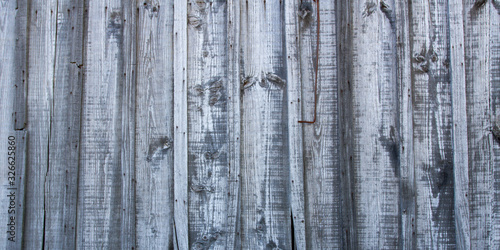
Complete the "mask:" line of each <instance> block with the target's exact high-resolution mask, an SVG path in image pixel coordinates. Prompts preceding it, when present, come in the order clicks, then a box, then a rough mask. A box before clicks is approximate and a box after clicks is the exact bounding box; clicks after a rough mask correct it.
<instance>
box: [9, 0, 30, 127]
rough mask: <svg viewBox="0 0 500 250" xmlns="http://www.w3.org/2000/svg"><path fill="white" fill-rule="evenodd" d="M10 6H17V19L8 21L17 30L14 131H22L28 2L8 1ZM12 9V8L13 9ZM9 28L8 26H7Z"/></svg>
mask: <svg viewBox="0 0 500 250" xmlns="http://www.w3.org/2000/svg"><path fill="white" fill-rule="evenodd" d="M8 2H9V4H14V3H15V4H16V6H15V19H12V17H11V18H10V19H8V21H7V19H6V24H7V25H8V26H10V27H12V24H9V23H10V22H11V21H12V20H15V26H14V27H15V30H16V34H11V35H10V36H12V37H16V46H15V53H16V55H15V58H16V68H15V69H13V70H14V72H15V77H16V78H15V82H16V84H15V87H16V92H15V97H14V98H15V99H14V103H15V104H14V129H16V130H21V129H24V127H25V126H26V113H27V112H26V104H27V103H26V95H27V92H28V90H27V87H28V84H27V77H28V68H27V67H28V63H27V49H26V48H27V46H28V20H29V19H28V1H27V0H17V1H8ZM11 8H12V7H11ZM11 8H5V9H6V10H9V9H10V10H11V11H12V10H13V9H11ZM6 27H7V26H6Z"/></svg>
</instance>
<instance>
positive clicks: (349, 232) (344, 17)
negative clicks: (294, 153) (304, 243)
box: [336, 0, 359, 249]
mask: <svg viewBox="0 0 500 250" xmlns="http://www.w3.org/2000/svg"><path fill="white" fill-rule="evenodd" d="M336 8H337V11H336V13H337V25H336V26H337V65H338V70H337V72H338V75H337V77H338V84H339V91H338V94H339V101H338V105H339V125H340V133H339V139H340V141H339V154H340V162H339V163H340V166H341V197H342V199H341V201H342V248H343V249H358V248H359V246H358V244H357V239H358V235H357V225H356V223H355V222H356V218H357V216H356V215H357V214H356V211H355V202H354V183H355V182H354V176H355V175H354V164H353V157H352V155H353V149H354V147H353V144H352V140H351V138H352V135H353V132H354V131H353V128H352V126H351V124H352V123H353V109H352V105H350V103H351V100H352V97H353V89H352V87H351V82H352V79H351V78H350V77H351V74H352V70H353V67H352V63H350V62H351V60H352V59H351V58H352V55H353V49H352V36H353V30H352V29H351V25H352V14H351V13H352V6H351V3H350V2H347V1H342V0H338V1H336Z"/></svg>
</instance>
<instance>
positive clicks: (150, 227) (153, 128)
mask: <svg viewBox="0 0 500 250" xmlns="http://www.w3.org/2000/svg"><path fill="white" fill-rule="evenodd" d="M145 3H146V4H143V3H142V2H138V4H139V5H138V6H137V7H138V8H139V17H138V20H137V21H138V29H137V37H138V41H137V42H138V45H137V46H138V48H137V62H138V71H137V105H136V107H137V108H136V119H137V120H136V150H137V151H136V159H135V162H136V177H135V178H136V180H137V184H136V209H137V235H136V237H137V248H138V249H164V248H165V247H168V248H169V249H171V248H173V247H174V246H173V223H172V222H173V215H174V214H173V211H174V210H173V188H174V185H173V183H174V179H173V173H174V172H173V156H174V155H173V153H172V151H173V148H172V145H173V134H172V133H173V130H172V128H173V106H172V105H173V98H174V97H173V88H174V85H173V80H174V79H173V50H172V46H173V40H172V39H173V37H172V30H173V22H174V19H173V16H174V9H173V1H172V0H161V1H147V2H145Z"/></svg>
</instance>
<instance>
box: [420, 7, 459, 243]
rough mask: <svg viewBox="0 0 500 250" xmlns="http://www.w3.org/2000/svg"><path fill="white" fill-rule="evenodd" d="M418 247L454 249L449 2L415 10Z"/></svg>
mask: <svg viewBox="0 0 500 250" xmlns="http://www.w3.org/2000/svg"><path fill="white" fill-rule="evenodd" d="M411 6H412V7H411V11H410V12H411V32H412V34H413V36H412V37H411V51H412V52H411V53H412V82H413V93H414V95H413V105H414V106H413V108H414V112H413V127H414V131H413V138H414V141H413V142H414V148H413V150H414V152H415V154H414V158H415V191H416V196H417V197H416V199H417V205H416V219H415V227H416V234H417V239H416V240H417V248H432V249H437V248H454V247H456V245H455V242H456V237H455V235H456V231H455V218H454V187H455V185H454V171H453V170H454V165H453V164H454V162H453V161H454V158H453V157H454V155H453V135H452V126H453V122H452V115H453V114H452V110H451V109H452V99H451V96H452V89H451V85H450V71H449V68H450V64H451V61H450V60H451V58H450V53H449V51H450V47H449V32H450V30H449V25H448V14H447V13H448V4H447V1H442V0H436V1H434V0H433V1H415V2H413V3H412V5H411Z"/></svg>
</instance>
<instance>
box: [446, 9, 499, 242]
mask: <svg viewBox="0 0 500 250" xmlns="http://www.w3.org/2000/svg"><path fill="white" fill-rule="evenodd" d="M475 2H476V1H465V2H464V5H463V11H462V12H463V13H464V16H463V17H462V18H463V19H464V21H465V23H464V27H465V28H464V33H465V34H466V35H467V36H466V40H465V41H463V42H464V43H463V44H458V47H456V48H458V49H461V50H464V51H465V58H464V59H462V60H459V61H458V63H463V65H461V64H460V65H456V66H457V67H459V68H458V69H459V70H463V71H464V72H463V73H464V76H463V77H464V79H463V80H464V81H466V87H467V90H468V91H467V107H465V105H464V107H463V108H464V109H465V110H466V112H467V124H465V125H466V126H467V127H466V128H468V129H469V133H468V138H467V139H468V149H469V153H468V158H469V161H468V163H469V164H468V170H469V171H470V173H469V176H470V182H468V185H467V188H468V190H466V191H468V197H469V200H470V203H469V204H470V246H469V247H470V248H471V249H487V248H488V246H489V245H490V236H489V234H490V232H491V229H492V224H491V223H492V221H491V216H492V210H491V208H492V207H491V205H490V198H491V197H492V196H491V194H492V193H491V191H492V186H490V185H491V184H492V179H491V173H492V168H493V166H494V165H493V164H494V163H493V159H494V158H493V155H492V153H493V148H492V147H493V143H494V141H493V138H492V137H491V136H489V134H490V131H489V128H488V127H489V126H491V125H493V124H492V123H491V117H492V112H491V88H490V64H489V61H488V59H489V54H490V52H489V50H490V28H489V27H488V26H487V25H486V24H487V23H488V22H489V20H488V19H489V16H490V10H489V8H490V7H492V6H491V5H489V4H485V5H483V6H476V5H475ZM450 28H451V27H450ZM452 46H453V45H452ZM454 46H457V44H455V45H454ZM452 51H453V50H452ZM455 60H456V59H455ZM452 61H453V60H452ZM454 82H455V81H454ZM454 110H455V109H454Z"/></svg>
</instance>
